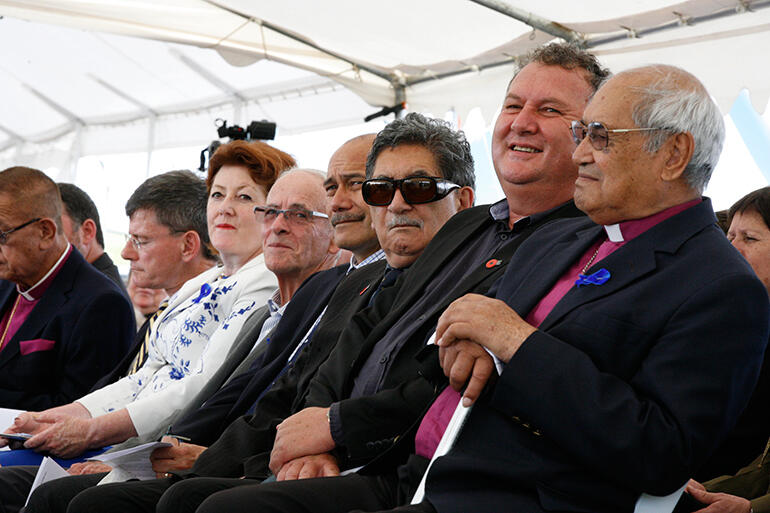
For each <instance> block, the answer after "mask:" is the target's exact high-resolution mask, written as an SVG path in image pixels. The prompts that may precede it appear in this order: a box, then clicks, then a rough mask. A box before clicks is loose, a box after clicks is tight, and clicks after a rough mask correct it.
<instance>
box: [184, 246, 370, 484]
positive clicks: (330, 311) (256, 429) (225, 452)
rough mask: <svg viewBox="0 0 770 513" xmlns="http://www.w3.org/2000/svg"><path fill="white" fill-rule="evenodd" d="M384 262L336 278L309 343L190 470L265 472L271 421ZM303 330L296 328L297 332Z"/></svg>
mask: <svg viewBox="0 0 770 513" xmlns="http://www.w3.org/2000/svg"><path fill="white" fill-rule="evenodd" d="M384 268H385V261H384V260H381V261H379V262H375V263H372V264H369V265H367V266H364V267H362V268H360V269H357V270H355V271H353V272H352V273H350V274H349V275H348V276H347V277H345V278H344V279H343V280H342V281H341V282H340V283H339V285H338V286H337V288H336V290H335V291H334V294H333V295H332V297H331V299H329V303H328V308H327V309H326V313H325V314H324V316H323V319H322V320H321V322H320V323H319V325H318V327H317V328H316V330H315V332H314V334H313V337H312V340H311V343H310V344H309V345H308V346H307V347H306V348H305V349H304V351H302V353H300V355H299V357H298V358H297V359H296V360H295V361H294V365H293V366H291V367H290V368H289V369H288V371H287V372H285V373H284V374H282V375H281V376H279V377H278V378H277V379H276V381H275V383H274V384H273V385H272V386H271V387H270V389H269V390H267V391H266V392H265V393H264V394H263V395H262V396H261V397H260V398H259V402H258V403H257V408H256V410H255V411H254V414H253V415H247V416H243V417H240V418H238V419H236V420H235V421H234V422H233V423H232V424H230V425H229V426H228V427H227V428H226V429H225V431H224V433H223V434H222V436H221V437H219V439H218V440H217V441H216V443H214V444H213V445H212V446H211V447H209V449H208V450H206V451H204V452H203V453H202V454H201V455H200V457H199V458H198V460H197V461H196V463H195V466H194V467H193V468H192V470H191V472H190V474H191V475H200V476H219V477H240V476H243V475H248V476H249V477H254V478H262V479H264V478H265V477H267V476H268V474H269V472H270V471H269V469H268V466H267V464H268V463H269V461H270V451H271V449H272V447H273V440H274V439H275V426H277V425H278V424H279V423H280V422H281V421H282V420H283V419H284V418H286V417H288V416H289V415H291V414H293V413H296V412H297V411H299V410H300V409H301V408H302V405H303V404H304V399H305V396H306V393H307V385H308V382H309V381H310V380H311V379H312V377H313V376H314V375H315V373H316V371H317V370H318V367H319V366H320V365H321V364H322V363H323V362H324V361H325V360H326V358H327V356H328V354H329V352H330V351H331V350H332V348H333V347H334V345H335V343H336V341H337V338H338V337H339V334H340V332H341V331H342V330H343V329H344V328H345V327H346V326H347V324H348V322H349V320H350V317H351V316H352V315H353V314H354V313H355V312H357V311H358V310H360V309H361V308H363V307H364V306H366V305H367V303H368V302H369V300H370V298H371V296H372V294H373V293H374V291H375V290H376V289H377V285H378V283H379V281H380V280H381V279H382V276H383V274H384ZM287 310H288V309H287ZM281 323H283V319H281ZM305 331H306V330H305ZM304 334H305V332H304V331H302V333H299V334H298V336H299V337H302V336H304ZM283 361H284V362H285V361H286V360H285V359H284V360H283ZM249 406H251V405H249Z"/></svg>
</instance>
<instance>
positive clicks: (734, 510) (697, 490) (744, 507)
mask: <svg viewBox="0 0 770 513" xmlns="http://www.w3.org/2000/svg"><path fill="white" fill-rule="evenodd" d="M686 490H687V493H689V494H690V495H692V496H693V498H694V499H695V500H697V501H698V502H702V503H703V504H707V505H708V506H706V507H705V508H703V509H699V510H698V511H696V512H695V513H749V512H750V511H751V502H749V501H748V500H746V499H744V498H743V497H737V496H735V495H730V494H729V493H712V492H708V491H706V489H705V488H704V487H703V485H702V484H700V483H699V482H697V481H694V480H692V479H690V482H689V483H687V488H686Z"/></svg>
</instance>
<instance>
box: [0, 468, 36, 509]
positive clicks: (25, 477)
mask: <svg viewBox="0 0 770 513" xmlns="http://www.w3.org/2000/svg"><path fill="white" fill-rule="evenodd" d="M36 474H37V467H24V466H21V467H2V468H0V513H17V512H18V511H19V510H20V509H21V508H22V507H23V506H24V502H25V501H26V500H27V495H29V489H30V488H31V487H32V482H33V481H34V480H35V475H36Z"/></svg>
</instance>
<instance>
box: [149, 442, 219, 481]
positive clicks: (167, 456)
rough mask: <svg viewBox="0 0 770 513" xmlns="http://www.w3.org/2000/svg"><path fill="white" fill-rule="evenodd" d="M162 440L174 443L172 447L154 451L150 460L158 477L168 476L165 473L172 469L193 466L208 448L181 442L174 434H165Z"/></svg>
mask: <svg viewBox="0 0 770 513" xmlns="http://www.w3.org/2000/svg"><path fill="white" fill-rule="evenodd" d="M161 442H168V443H170V444H173V445H172V446H171V447H160V448H158V449H155V450H154V451H152V454H151V455H150V461H151V462H152V469H153V470H154V471H155V473H156V474H157V476H158V479H161V478H163V477H168V476H166V475H165V474H166V473H167V472H171V471H172V470H186V469H188V468H192V466H193V465H194V464H195V460H197V459H198V456H200V454H201V453H202V452H203V451H205V450H206V447H203V446H202V445H195V444H188V443H180V442H179V440H177V439H176V438H174V437H173V436H164V437H163V439H162V440H161Z"/></svg>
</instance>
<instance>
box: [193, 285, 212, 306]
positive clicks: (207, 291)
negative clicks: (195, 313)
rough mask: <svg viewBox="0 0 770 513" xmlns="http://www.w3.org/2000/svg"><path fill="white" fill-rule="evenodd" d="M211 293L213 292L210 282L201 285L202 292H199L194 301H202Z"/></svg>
mask: <svg viewBox="0 0 770 513" xmlns="http://www.w3.org/2000/svg"><path fill="white" fill-rule="evenodd" d="M209 294H211V285H209V284H208V283H204V284H203V286H202V287H201V293H200V294H198V297H196V298H195V299H193V303H200V302H201V299H203V298H204V297H206V296H208V295H209Z"/></svg>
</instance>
